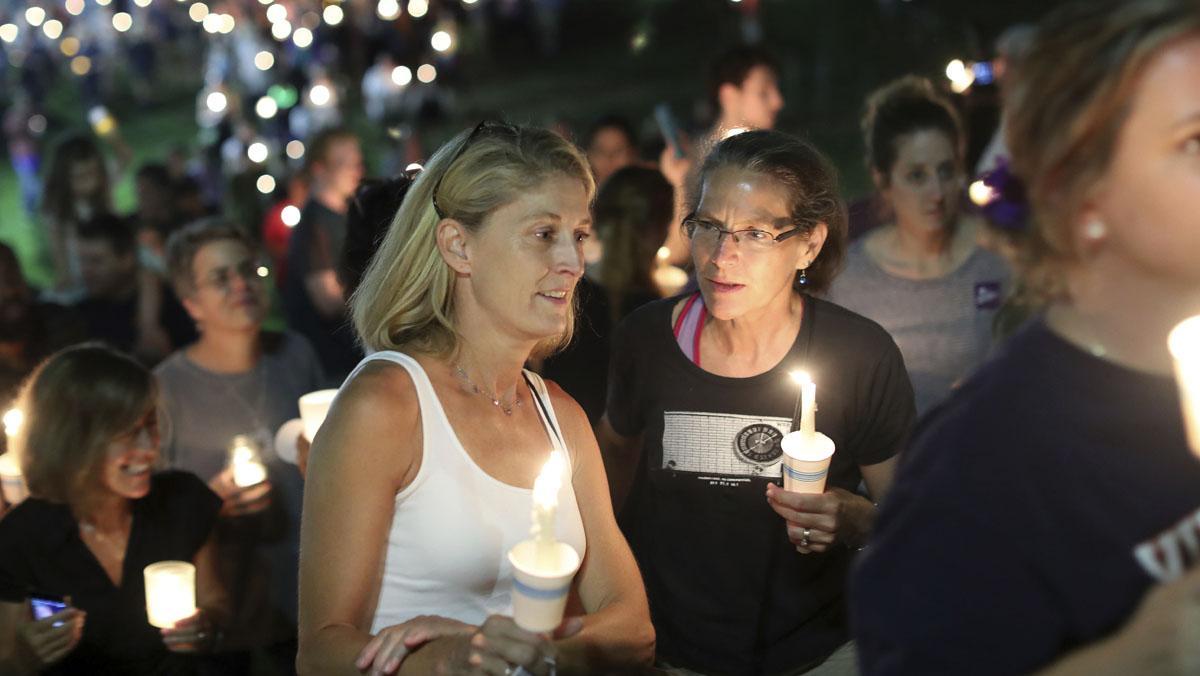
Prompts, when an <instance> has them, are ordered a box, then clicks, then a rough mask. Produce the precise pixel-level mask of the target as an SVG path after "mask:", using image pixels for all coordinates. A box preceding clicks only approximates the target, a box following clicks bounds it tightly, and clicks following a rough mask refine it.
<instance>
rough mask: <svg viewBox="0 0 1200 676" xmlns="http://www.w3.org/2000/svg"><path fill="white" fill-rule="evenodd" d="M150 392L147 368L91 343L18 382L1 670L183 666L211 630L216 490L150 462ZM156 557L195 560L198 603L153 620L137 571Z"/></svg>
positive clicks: (1, 550)
mask: <svg viewBox="0 0 1200 676" xmlns="http://www.w3.org/2000/svg"><path fill="white" fill-rule="evenodd" d="M157 395H158V393H157V386H156V384H155V381H154V378H153V377H152V376H151V375H150V372H149V371H147V370H146V369H145V368H144V367H142V366H141V365H140V364H138V363H137V362H135V361H133V360H132V359H131V358H129V357H127V356H125V355H122V354H120V353H118V352H116V351H114V350H112V349H110V348H107V347H102V346H99V345H96V344H85V345H80V346H76V347H72V348H68V349H66V350H63V351H62V352H59V353H57V354H55V355H54V356H52V357H50V358H49V360H47V361H46V362H45V363H44V364H42V365H41V366H39V367H38V368H37V369H36V370H35V371H34V373H33V375H32V376H31V377H30V380H29V382H28V383H27V384H26V385H25V387H24V389H23V391H22V393H21V396H20V398H19V399H18V406H19V407H20V408H21V409H22V410H23V411H24V413H25V423H24V425H22V427H21V430H20V432H19V433H18V434H17V435H16V437H15V438H14V439H13V440H12V441H13V443H12V447H13V450H15V452H16V453H17V454H18V457H19V458H20V459H21V466H22V472H23V473H24V475H25V478H26V481H27V483H28V486H29V491H30V497H29V498H27V499H26V500H25V501H23V502H22V503H21V504H19V505H17V506H16V507H14V508H13V509H12V510H11V511H10V512H9V513H8V514H6V515H5V517H4V519H2V520H0V674H5V675H6V676H7V675H9V674H18V675H19V674H32V673H48V674H79V673H104V674H132V675H135V676H136V675H138V674H173V675H174V674H180V675H183V674H192V673H195V672H196V668H197V662H196V661H195V659H196V658H195V657H194V656H193V655H192V654H193V653H199V652H204V651H207V650H208V649H210V648H211V647H212V646H213V645H214V644H216V643H217V639H218V634H219V633H220V632H219V631H218V628H219V627H223V626H225V622H224V620H225V617H226V615H227V612H226V606H227V604H226V601H225V596H224V593H223V591H222V589H221V587H220V586H219V585H218V584H216V583H215V575H214V567H213V545H212V538H211V532H212V530H213V525H214V524H215V523H216V520H217V514H218V512H219V511H220V509H221V500H220V498H218V497H217V496H216V495H215V494H214V493H213V492H212V491H211V490H210V489H209V488H208V487H207V486H205V485H204V483H203V482H201V481H200V480H199V479H198V478H196V477H195V476H194V475H191V474H187V473H183V472H157V473H156V472H155V471H154V470H155V467H156V465H157V463H158V458H159V434H158V416H157V412H156V401H157ZM66 411H69V412H70V413H69V414H64V413H63V412H66ZM167 560H179V561H189V562H192V563H193V564H195V566H196V587H197V589H196V600H197V605H198V607H199V610H197V612H196V614H195V615H193V616H191V617H189V618H187V619H185V620H182V621H180V622H179V623H178V624H177V625H176V626H175V627H173V628H170V629H162V630H160V629H156V628H154V627H152V626H150V624H149V622H148V621H147V616H146V595H145V591H144V583H143V574H142V571H143V569H144V568H145V567H146V566H147V565H149V564H151V563H156V562H158V561H167ZM47 611H50V612H49V614H47Z"/></svg>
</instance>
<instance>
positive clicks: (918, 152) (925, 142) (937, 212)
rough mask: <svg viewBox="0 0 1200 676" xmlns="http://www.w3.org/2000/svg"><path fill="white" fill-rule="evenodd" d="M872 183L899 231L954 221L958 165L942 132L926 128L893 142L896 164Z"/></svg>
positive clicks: (922, 229) (940, 226) (945, 225)
mask: <svg viewBox="0 0 1200 676" xmlns="http://www.w3.org/2000/svg"><path fill="white" fill-rule="evenodd" d="M875 180H876V182H877V183H879V184H880V190H881V193H882V195H883V198H884V199H885V200H887V202H888V204H889V205H890V206H891V208H892V211H893V213H895V215H896V225H897V226H899V227H900V228H903V229H911V230H913V231H917V232H929V231H932V230H941V229H944V228H948V227H951V226H953V225H954V223H955V222H956V221H957V220H958V209H959V199H960V195H961V194H962V189H963V170H962V163H961V162H960V161H959V159H958V154H957V153H956V152H955V148H954V142H953V141H951V139H950V137H949V136H947V135H946V134H945V133H944V132H941V131H939V130H936V129H926V130H921V131H917V132H913V133H911V134H905V135H904V136H901V137H899V138H898V139H896V161H895V162H894V163H893V164H892V168H891V170H890V171H889V172H888V175H887V176H886V177H882V176H879V175H876V177H875Z"/></svg>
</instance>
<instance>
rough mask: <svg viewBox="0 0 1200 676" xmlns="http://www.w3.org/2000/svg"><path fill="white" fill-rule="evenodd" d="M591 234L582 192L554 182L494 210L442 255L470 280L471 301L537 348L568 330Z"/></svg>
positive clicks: (571, 183)
mask: <svg viewBox="0 0 1200 676" xmlns="http://www.w3.org/2000/svg"><path fill="white" fill-rule="evenodd" d="M443 227H445V226H443ZM591 234H592V217H591V213H590V210H589V208H588V196H587V191H586V189H585V188H584V185H583V184H582V183H581V182H580V181H579V180H578V179H575V178H570V177H567V176H562V175H559V176H553V177H551V178H548V179H546V180H545V181H543V182H542V183H541V184H540V185H538V186H537V187H535V188H533V189H532V190H528V191H525V192H523V193H521V195H520V196H518V197H517V199H515V200H513V201H512V202H510V203H508V204H506V205H504V206H502V207H500V208H499V209H496V210H495V211H493V212H492V213H491V214H490V215H488V216H487V218H485V219H484V221H483V223H482V225H481V226H480V228H479V229H478V230H477V231H476V232H475V233H473V234H472V233H467V234H466V236H465V237H464V239H463V242H462V245H461V247H459V248H460V250H461V255H460V252H459V251H456V250H455V248H456V247H455V245H454V244H453V243H451V244H450V245H448V246H444V247H443V256H444V257H445V258H446V260H447V262H449V263H450V265H451V267H453V268H454V269H455V270H456V271H458V272H459V273H460V274H462V273H464V272H465V273H466V274H467V275H468V276H469V279H465V280H464V279H460V280H459V283H460V284H461V283H464V282H465V283H467V284H470V288H471V294H472V296H473V297H474V299H475V301H476V302H477V303H478V305H479V306H480V307H481V308H482V310H483V311H484V312H485V313H486V314H487V316H489V317H490V318H491V319H492V321H494V322H495V323H496V324H497V325H498V326H497V328H498V329H499V330H500V331H501V332H503V333H506V334H508V335H511V336H515V337H517V338H519V339H521V340H531V341H534V342H539V341H542V340H546V339H549V338H553V337H555V336H558V335H561V334H562V333H563V332H564V331H565V330H566V328H567V319H568V317H569V316H570V313H569V310H570V307H571V303H572V302H573V295H574V292H575V284H576V283H577V282H578V281H579V278H580V276H581V275H583V267H584V264H583V242H584V241H586V240H587V239H588V238H589V237H591Z"/></svg>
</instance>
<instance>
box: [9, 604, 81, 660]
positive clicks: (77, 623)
mask: <svg viewBox="0 0 1200 676" xmlns="http://www.w3.org/2000/svg"><path fill="white" fill-rule="evenodd" d="M86 619H87V613H85V612H83V611H82V610H79V609H78V608H67V609H65V610H60V611H58V612H57V613H54V614H53V615H51V616H49V617H46V618H43V619H40V620H33V619H30V620H27V621H25V622H21V623H20V624H19V625H18V626H17V644H18V645H19V647H20V649H21V650H22V651H23V652H24V653H25V654H26V656H27V657H28V658H29V661H30V663H31V666H33V667H34V668H35V669H36V670H38V671H41V670H42V669H45V668H47V667H50V666H53V665H55V664H58V663H59V662H61V661H62V659H63V658H64V657H66V656H67V655H69V654H71V651H72V650H74V649H75V646H77V645H79V639H81V638H82V637H83V623H84V621H85V620H86ZM56 624H57V625H58V626H55V625H56Z"/></svg>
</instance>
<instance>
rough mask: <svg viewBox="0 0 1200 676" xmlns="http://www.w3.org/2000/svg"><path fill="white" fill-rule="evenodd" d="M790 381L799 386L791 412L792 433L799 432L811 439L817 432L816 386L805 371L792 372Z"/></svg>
mask: <svg viewBox="0 0 1200 676" xmlns="http://www.w3.org/2000/svg"><path fill="white" fill-rule="evenodd" d="M792 380H795V381H796V383H797V384H798V385H800V393H799V394H798V395H797V396H796V408H795V410H794V411H793V412H792V431H796V430H799V431H801V432H803V433H804V436H805V438H806V439H811V438H812V437H813V435H815V434H816V432H817V384H816V383H814V382H813V379H812V376H810V375H808V372H807V371H793V372H792Z"/></svg>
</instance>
